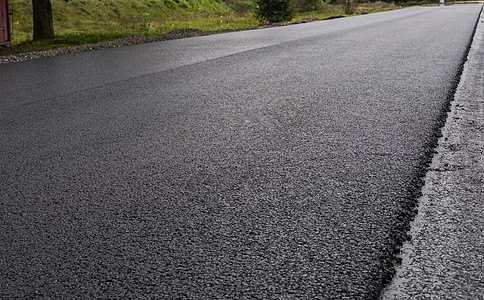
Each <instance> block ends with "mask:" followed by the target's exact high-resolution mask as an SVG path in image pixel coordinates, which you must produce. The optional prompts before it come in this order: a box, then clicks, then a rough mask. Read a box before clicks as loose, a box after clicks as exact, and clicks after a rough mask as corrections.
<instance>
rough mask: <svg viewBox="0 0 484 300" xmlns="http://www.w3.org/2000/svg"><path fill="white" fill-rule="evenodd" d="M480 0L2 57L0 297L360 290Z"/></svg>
mask: <svg viewBox="0 0 484 300" xmlns="http://www.w3.org/2000/svg"><path fill="white" fill-rule="evenodd" d="M480 8H481V7H480V6H478V5H475V6H466V7H460V6H453V7H429V8H410V9H403V10H399V11H393V12H387V13H379V14H372V15H365V16H358V17H351V18H345V19H337V20H331V21H322V22H314V23H307V24H301V25H294V26H289V27H277V28H269V29H262V30H255V31H248V32H236V33H229V34H221V35H213V36H207V37H200V38H190V39H185V40H176V41H166V42H160V43H153V44H144V45H137V46H130V47H124V48H117V49H109V50H102V51H95V52H89V53H82V54H75V55H66V56H60V57H54V58H46V59H39V60H35V61H29V62H21V63H15V64H6V65H0V76H1V77H0V93H1V94H0V141H1V143H0V153H1V156H0V167H1V173H0V183H1V184H0V198H1V201H0V229H1V230H0V283H1V286H0V298H2V299H51V298H52V299H71V298H77V299H85V298H98V299H127V298H136V299H143V298H148V299H376V298H377V297H378V296H379V294H380V292H381V289H382V287H383V285H384V283H385V282H386V281H388V279H389V278H390V276H391V274H392V272H393V266H392V264H393V262H392V258H393V252H394V248H395V245H396V244H397V243H398V242H400V241H402V239H403V237H404V236H405V231H406V229H408V222H409V220H410V219H411V217H412V216H413V214H414V212H413V210H412V207H413V205H414V204H415V202H416V197H417V196H418V194H419V189H420V187H421V184H422V179H421V178H422V175H423V174H424V171H425V166H426V163H427V162H428V161H429V154H430V153H431V152H432V147H433V145H435V143H436V140H437V135H438V132H439V130H438V128H439V127H440V126H441V125H442V123H443V121H444V119H445V111H446V109H447V108H448V105H449V100H450V98H451V95H452V91H453V89H454V88H455V87H456V83H457V82H456V80H457V79H458V78H457V75H458V74H459V70H460V68H461V66H462V64H463V59H464V57H465V54H466V50H467V49H468V45H469V42H470V39H471V37H472V34H473V30H474V27H475V24H476V21H477V18H478V15H479V12H480Z"/></svg>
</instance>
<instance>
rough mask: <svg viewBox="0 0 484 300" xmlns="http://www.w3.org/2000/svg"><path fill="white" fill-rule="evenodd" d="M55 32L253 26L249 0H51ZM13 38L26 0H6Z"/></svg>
mask: <svg viewBox="0 0 484 300" xmlns="http://www.w3.org/2000/svg"><path fill="white" fill-rule="evenodd" d="M51 1H52V9H53V15H54V31H55V33H56V34H73V33H74V34H75V33H77V34H79V33H84V34H90V33H94V32H96V33H102V34H115V35H123V34H129V33H138V34H144V35H154V34H160V33H165V32H169V31H171V30H173V29H175V28H187V27H190V28H198V29H201V30H217V29H226V28H237V27H246V26H253V25H256V24H257V20H256V19H255V18H253V17H252V7H253V4H252V2H251V1H245V0H244V1H239V0H232V1H217V0H68V1H66V0H51ZM10 3H11V9H12V10H13V13H14V15H13V33H14V42H15V41H20V40H25V39H27V38H29V37H31V35H32V1H31V0H10Z"/></svg>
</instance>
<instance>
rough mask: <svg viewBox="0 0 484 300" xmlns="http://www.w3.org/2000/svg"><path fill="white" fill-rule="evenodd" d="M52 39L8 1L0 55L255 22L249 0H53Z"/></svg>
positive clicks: (15, 0) (321, 10) (18, 3)
mask: <svg viewBox="0 0 484 300" xmlns="http://www.w3.org/2000/svg"><path fill="white" fill-rule="evenodd" d="M51 2H52V8H53V19H54V32H55V33H56V36H55V38H54V39H53V40H46V41H38V42H32V31H33V26H32V2H31V0H10V4H11V11H12V12H13V17H12V23H13V36H12V44H13V45H12V47H10V48H7V49H1V48H0V55H9V54H15V53H22V52H30V51H39V50H48V49H53V48H57V47H64V46H73V45H80V44H87V43H95V42H99V41H104V40H113V39H116V38H119V37H121V36H124V35H127V34H141V35H147V36H150V35H158V34H163V33H167V32H170V31H172V30H174V29H182V28H196V29H200V30H204V31H212V30H221V29H236V28H242V27H251V26H257V25H258V24H259V22H258V21H257V19H256V18H255V17H254V14H253V11H254V3H253V1H251V0H51ZM395 8H397V6H396V5H395V4H388V3H383V2H376V3H363V4H360V5H359V6H358V7H357V9H356V12H355V13H356V14H361V13H369V12H372V11H385V10H391V9H395ZM343 14H344V13H343V8H342V6H341V5H339V4H325V3H324V2H321V4H320V5H319V7H318V8H317V9H316V10H312V11H306V12H299V13H297V14H296V15H295V18H294V19H295V20H300V19H302V18H305V17H310V16H313V17H316V18H319V19H323V18H327V17H331V16H335V15H343Z"/></svg>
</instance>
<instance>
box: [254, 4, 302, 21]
mask: <svg viewBox="0 0 484 300" xmlns="http://www.w3.org/2000/svg"><path fill="white" fill-rule="evenodd" d="M255 15H256V17H257V19H259V20H260V21H262V22H263V21H268V22H270V23H277V22H283V21H290V20H291V19H292V17H293V16H294V5H293V3H292V1H291V0H255Z"/></svg>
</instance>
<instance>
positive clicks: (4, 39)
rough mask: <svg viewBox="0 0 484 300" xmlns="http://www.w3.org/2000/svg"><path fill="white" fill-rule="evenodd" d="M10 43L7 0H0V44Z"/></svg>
mask: <svg viewBox="0 0 484 300" xmlns="http://www.w3.org/2000/svg"><path fill="white" fill-rule="evenodd" d="M10 45H12V35H11V30H10V9H9V4H8V0H0V46H10Z"/></svg>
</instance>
